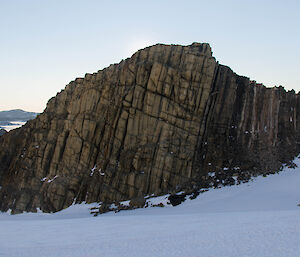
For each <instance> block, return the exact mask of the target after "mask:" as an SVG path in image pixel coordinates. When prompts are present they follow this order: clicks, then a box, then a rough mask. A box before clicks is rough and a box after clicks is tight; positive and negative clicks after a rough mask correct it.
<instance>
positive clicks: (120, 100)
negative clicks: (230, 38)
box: [0, 43, 300, 213]
mask: <svg viewBox="0 0 300 257" xmlns="http://www.w3.org/2000/svg"><path fill="white" fill-rule="evenodd" d="M299 114H300V103H299V95H298V94H295V92H294V91H289V92H286V91H285V90H284V88H282V87H274V88H266V87H265V86H263V85H261V84H257V83H256V82H255V81H250V80H249V78H246V77H243V76H239V75H237V74H235V73H234V72H233V71H232V70H231V69H230V68H229V67H227V66H223V65H220V64H219V63H218V62H216V60H215V58H214V57H213V56H212V52H211V49H210V46H209V45H208V44H200V43H193V44H192V45H189V46H180V45H162V44H158V45H154V46H151V47H147V48H145V49H142V50H140V51H138V52H137V53H135V54H134V55H133V56H132V57H131V58H129V59H126V60H124V61H122V62H120V63H119V64H114V65H110V66H109V67H108V68H106V69H103V70H101V71H98V72H96V73H93V74H86V76H85V77H84V78H77V79H76V80H74V81H72V82H70V83H69V84H68V85H67V86H66V88H65V89H64V90H62V91H61V92H60V93H58V94H57V95H56V97H54V98H52V99H50V100H49V102H48V104H47V108H46V109H45V111H44V112H43V113H42V114H40V115H38V116H37V118H36V119H34V120H31V121H29V122H27V124H26V125H24V126H23V127H22V128H20V129H16V130H13V131H11V132H9V133H7V134H5V135H3V136H1V137H0V210H1V211H7V210H8V209H12V211H13V213H20V212H23V211H32V212H34V211H36V209H37V208H39V209H41V210H42V211H44V212H55V211H59V210H61V209H63V208H66V207H68V206H70V205H71V204H72V203H74V202H76V203H79V202H84V201H85V202H87V203H91V202H104V203H113V202H120V201H123V200H127V199H136V198H138V197H141V196H145V195H152V194H154V195H160V194H165V193H175V192H178V191H181V190H184V191H186V192H189V191H193V190H195V189H200V188H206V187H211V186H214V187H215V186H218V185H221V184H222V185H227V184H229V185H230V184H234V183H239V182H240V181H247V180H248V179H250V178H251V177H252V176H256V175H259V174H267V173H270V172H274V171H277V170H279V169H280V167H281V166H282V164H283V163H289V161H290V160H291V159H292V158H293V157H294V156H295V155H297V154H298V153H299V149H298V144H297V142H298V141H299V130H300V128H299V126H300V120H299V119H300V115H299Z"/></svg>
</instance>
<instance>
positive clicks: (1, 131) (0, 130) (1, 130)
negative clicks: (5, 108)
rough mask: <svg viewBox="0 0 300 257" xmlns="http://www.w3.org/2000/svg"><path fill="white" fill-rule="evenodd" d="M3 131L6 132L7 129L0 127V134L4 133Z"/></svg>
mask: <svg viewBox="0 0 300 257" xmlns="http://www.w3.org/2000/svg"><path fill="white" fill-rule="evenodd" d="M5 133H7V131H6V130H5V129H2V128H0V136H2V135H4V134H5Z"/></svg>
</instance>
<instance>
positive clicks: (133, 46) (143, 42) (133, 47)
mask: <svg viewBox="0 0 300 257" xmlns="http://www.w3.org/2000/svg"><path fill="white" fill-rule="evenodd" d="M156 43H157V42H156V41H155V40H154V39H142V38H139V39H133V40H131V41H130V42H128V45H127V47H126V54H127V55H128V56H131V55H133V54H134V53H135V52H137V51H138V50H140V49H143V48H145V47H147V46H151V45H154V44H156Z"/></svg>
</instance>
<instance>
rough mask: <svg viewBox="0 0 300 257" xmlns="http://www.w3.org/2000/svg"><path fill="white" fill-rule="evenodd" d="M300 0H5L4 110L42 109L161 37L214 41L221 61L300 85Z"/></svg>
mask: <svg viewBox="0 0 300 257" xmlns="http://www.w3.org/2000/svg"><path fill="white" fill-rule="evenodd" d="M299 27H300V1H298V0H294V1H292V0H285V1H283V0H282V1H276V0H273V1H268V0H266V1H263V0H261V1H256V0H254V1H247V0H246V1H230V0H227V1H207V0H206V1H193V0H191V1H188V0H185V1H176V0H172V1H169V0H165V1H163V0H160V1H158V0H152V1H151V0H148V1H143V0H140V1H130V0H128V1H125V0H123V1H117V0H115V1H101V0H97V1H96V0H85V1H83V0H80V1H79V0H60V1H57V0H51V1H50V0H49V1H46V0H35V1H34V0H26V1H25V0H23V1H22V0H19V1H18V0H14V1H8V0H0V78H1V83H0V86H1V88H0V89H1V92H0V110H7V109H14V108H22V109H25V110H28V111H39V112H40V111H42V110H43V109H44V108H45V106H46V103H47V101H48V99H49V98H51V97H52V96H55V95H56V93H57V92H58V91H60V90H61V89H63V88H64V87H65V85H66V84H67V83H68V82H69V81H71V80H73V79H75V78H76V77H80V76H83V75H84V74H85V73H87V72H95V71H97V70H99V69H102V68H104V67H106V66H108V65H109V64H111V63H116V62H119V61H120V60H121V59H124V58H127V57H130V56H131V55H132V54H133V52H135V51H136V50H138V49H139V48H143V47H145V46H148V45H151V44H155V43H167V44H171V43H173V44H191V43H192V42H208V43H210V44H211V47H212V50H213V52H214V56H215V57H216V58H217V60H218V61H219V62H220V63H221V64H225V65H228V66H230V67H231V68H232V69H233V70H234V71H235V72H236V73H238V74H240V75H244V76H248V77H250V78H251V79H254V80H256V81H258V82H263V83H264V84H265V85H266V86H274V85H283V86H285V87H286V88H287V89H292V88H293V89H295V90H296V91H299V90H300V76H299V73H300V69H299V68H300V64H299V61H300V33H299V30H300V29H299Z"/></svg>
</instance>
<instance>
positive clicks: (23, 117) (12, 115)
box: [0, 109, 38, 125]
mask: <svg viewBox="0 0 300 257" xmlns="http://www.w3.org/2000/svg"><path fill="white" fill-rule="evenodd" d="M37 115H38V113H36V112H26V111H23V110H20V109H16V110H10V111H0V125H9V122H11V121H23V122H25V121H28V120H32V119H34V118H35V117H36V116H37Z"/></svg>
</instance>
